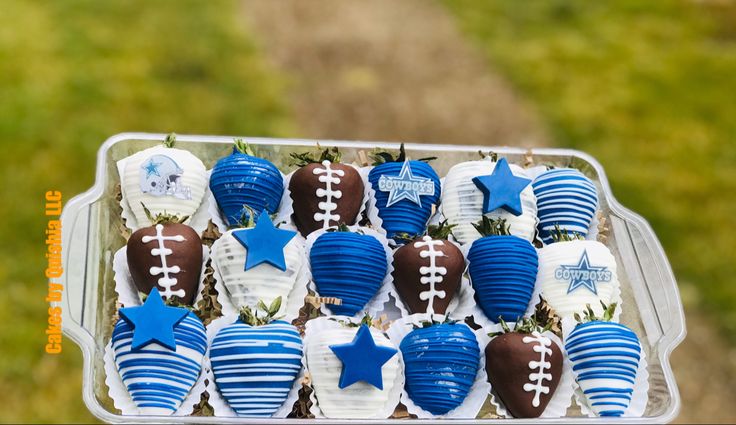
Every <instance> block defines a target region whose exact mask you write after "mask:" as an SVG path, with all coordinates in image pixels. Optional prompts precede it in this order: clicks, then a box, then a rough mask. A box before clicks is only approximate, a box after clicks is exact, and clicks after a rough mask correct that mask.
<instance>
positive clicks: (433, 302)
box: [393, 223, 465, 314]
mask: <svg viewBox="0 0 736 425" xmlns="http://www.w3.org/2000/svg"><path fill="white" fill-rule="evenodd" d="M451 229H452V226H449V225H447V224H446V223H442V224H440V226H430V231H429V234H428V235H425V236H421V237H417V238H413V240H411V241H410V242H408V243H406V244H405V245H403V246H402V247H400V248H399V249H397V250H396V251H395V252H394V259H393V265H394V271H393V278H394V286H395V287H396V291H397V292H398V293H399V296H400V297H401V301H402V302H403V303H404V305H405V306H406V307H407V309H408V310H409V312H410V313H429V314H434V313H437V314H445V313H446V311H447V307H448V306H449V305H450V302H451V301H452V299H453V298H454V297H455V294H456V293H457V291H458V289H459V288H460V283H461V281H462V274H463V271H464V270H465V257H463V253H462V252H461V251H460V249H459V248H458V247H457V246H455V244H453V243H452V242H450V241H448V240H447V235H448V234H449V231H450V230H451Z"/></svg>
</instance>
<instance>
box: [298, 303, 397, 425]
mask: <svg viewBox="0 0 736 425" xmlns="http://www.w3.org/2000/svg"><path fill="white" fill-rule="evenodd" d="M338 320H340V321H345V322H351V323H359V321H357V320H354V318H351V317H347V316H330V317H317V318H315V319H312V320H309V321H308V322H307V323H306V327H305V329H304V356H303V357H302V366H303V368H302V369H303V370H306V371H307V372H309V367H308V365H307V347H308V346H309V342H310V341H311V338H313V335H316V334H318V333H320V332H322V331H325V330H330V329H340V328H342V326H343V325H342V324H340V323H339V322H338ZM388 339H389V340H390V341H391V342H392V343H393V344H394V345H395V348H396V350H397V353H396V355H397V356H398V357H399V373H397V374H396V379H395V380H394V385H393V386H392V387H391V390H390V391H389V395H388V401H387V402H386V406H385V408H384V410H382V411H381V412H377V413H376V416H374V417H372V418H361V419H386V418H388V417H390V416H391V415H393V413H394V411H395V410H396V406H398V404H399V401H400V399H401V394H402V392H403V389H404V359H403V357H402V356H401V350H399V346H398V344H397V343H396V341H394V340H393V339H392V338H391V336H390V335H389V337H388ZM310 386H311V385H310ZM309 400H310V401H311V402H312V405H311V407H310V408H309V411H310V413H312V415H314V417H315V418H317V419H326V418H327V417H326V416H325V415H324V413H322V410H321V409H320V407H319V402H318V400H317V392H316V391H314V387H312V391H311V392H310V394H309Z"/></svg>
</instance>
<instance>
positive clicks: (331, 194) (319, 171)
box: [312, 160, 345, 229]
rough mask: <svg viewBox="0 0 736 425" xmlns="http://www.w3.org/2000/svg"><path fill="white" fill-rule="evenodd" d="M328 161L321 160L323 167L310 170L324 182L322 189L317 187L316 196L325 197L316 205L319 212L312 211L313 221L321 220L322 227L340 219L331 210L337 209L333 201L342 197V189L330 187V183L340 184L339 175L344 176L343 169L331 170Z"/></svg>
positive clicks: (324, 227)
mask: <svg viewBox="0 0 736 425" xmlns="http://www.w3.org/2000/svg"><path fill="white" fill-rule="evenodd" d="M330 165H331V163H330V161H327V160H325V161H322V166H323V167H324V168H319V167H318V168H315V169H314V170H313V171H312V172H313V173H314V174H315V175H318V176H319V181H320V182H321V183H324V184H325V187H324V189H323V188H318V189H317V193H316V195H317V198H325V200H324V201H320V202H319V203H318V204H317V206H318V208H319V209H320V212H316V213H314V221H316V222H322V228H323V229H327V228H328V227H330V221H336V222H339V221H340V215H339V214H337V213H335V214H333V213H332V212H333V211H335V210H336V209H337V203H336V202H335V201H334V200H336V199H340V198H341V197H342V191H341V190H336V189H333V188H332V185H333V184H335V185H338V184H340V177H344V176H345V171H343V170H333V169H332V168H331V167H330Z"/></svg>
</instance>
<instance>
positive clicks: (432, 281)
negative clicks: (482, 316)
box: [414, 236, 447, 314]
mask: <svg viewBox="0 0 736 425" xmlns="http://www.w3.org/2000/svg"><path fill="white" fill-rule="evenodd" d="M443 245H444V242H442V241H437V240H433V239H432V238H431V237H430V236H424V237H423V238H422V241H421V242H414V248H423V247H425V246H426V247H427V249H425V250H422V251H420V252H419V256H420V257H422V258H429V266H422V267H420V268H419V273H421V275H422V278H421V279H420V282H421V283H422V284H424V285H429V289H428V290H426V291H422V292H420V293H419V299H420V300H422V301H425V300H429V303H428V304H427V313H429V314H434V298H435V297H437V298H440V299H444V298H445V296H446V295H447V293H446V292H445V291H438V290H437V289H436V287H435V285H437V284H439V283H442V280H443V279H444V276H445V275H446V274H447V268H446V267H437V258H438V257H444V256H445V253H444V252H442V251H436V250H435V249H434V247H435V246H443Z"/></svg>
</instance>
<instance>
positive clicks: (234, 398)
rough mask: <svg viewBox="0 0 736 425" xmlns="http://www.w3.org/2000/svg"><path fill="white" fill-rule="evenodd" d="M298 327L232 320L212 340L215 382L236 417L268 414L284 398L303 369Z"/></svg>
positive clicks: (275, 323) (265, 415)
mask: <svg viewBox="0 0 736 425" xmlns="http://www.w3.org/2000/svg"><path fill="white" fill-rule="evenodd" d="M302 352H303V345H302V339H301V337H300V336H299V331H298V330H297V329H296V328H295V327H294V326H292V325H290V324H289V323H286V322H284V321H280V320H277V321H274V322H272V323H269V324H267V325H263V326H250V325H248V324H245V323H243V322H241V321H236V322H235V323H233V324H232V325H230V326H227V327H225V328H223V329H221V330H220V331H219V332H218V333H217V336H215V338H214V340H213V341H212V346H211V347H210V361H211V363H212V372H213V373H214V375H215V384H216V385H217V388H218V389H219V390H220V394H222V396H223V397H225V400H227V402H228V404H229V405H230V407H231V408H232V409H233V410H234V411H235V413H237V415H238V416H250V417H254V416H255V417H258V416H260V417H270V416H272V415H273V414H274V413H275V412H276V411H277V410H278V409H279V408H280V407H281V405H282V404H284V401H286V399H287V398H288V396H289V391H290V390H291V387H292V385H293V384H294V380H295V379H296V377H297V375H298V374H299V371H300V370H301V368H302Z"/></svg>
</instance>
